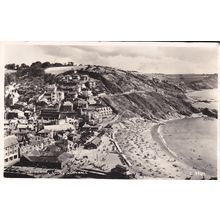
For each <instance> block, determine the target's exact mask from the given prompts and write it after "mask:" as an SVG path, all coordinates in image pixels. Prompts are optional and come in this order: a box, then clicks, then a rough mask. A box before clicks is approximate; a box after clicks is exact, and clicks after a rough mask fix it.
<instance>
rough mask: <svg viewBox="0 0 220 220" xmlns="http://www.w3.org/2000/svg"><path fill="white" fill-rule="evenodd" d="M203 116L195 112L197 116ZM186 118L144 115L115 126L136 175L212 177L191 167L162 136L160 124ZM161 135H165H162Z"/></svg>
mask: <svg viewBox="0 0 220 220" xmlns="http://www.w3.org/2000/svg"><path fill="white" fill-rule="evenodd" d="M196 117H201V115H193V117H189V118H196ZM184 118H185V117H179V118H173V119H170V120H161V121H158V122H152V121H149V120H145V119H143V118H132V119H125V120H124V121H122V122H120V123H116V124H115V125H114V129H115V130H116V132H115V135H116V140H117V142H118V144H119V145H120V147H121V149H122V151H123V153H124V154H125V155H126V156H127V158H128V160H129V161H130V162H131V164H132V168H133V170H134V171H135V172H136V173H137V178H138V179H139V178H143V179H145V178H148V179H151V178H152V179H155V178H156V179H169V178H174V179H182V180H183V179H209V178H210V177H211V176H210V175H208V174H206V173H205V172H202V171H200V170H198V169H195V168H194V167H191V166H190V165H188V164H187V163H185V162H184V161H182V160H181V159H180V158H178V156H177V154H176V153H175V152H174V151H172V150H171V149H169V146H167V144H166V141H165V140H164V138H163V137H162V135H161V127H160V126H161V125H164V123H166V122H170V121H175V120H181V119H184ZM161 137H162V138H161Z"/></svg>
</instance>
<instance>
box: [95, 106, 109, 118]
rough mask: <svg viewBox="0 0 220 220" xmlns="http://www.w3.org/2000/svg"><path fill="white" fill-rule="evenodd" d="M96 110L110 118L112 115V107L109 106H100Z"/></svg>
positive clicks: (104, 116) (102, 115)
mask: <svg viewBox="0 0 220 220" xmlns="http://www.w3.org/2000/svg"><path fill="white" fill-rule="evenodd" d="M96 111H97V112H98V114H99V115H100V116H101V117H102V118H108V117H111V116H112V109H111V108H110V107H109V106H98V107H96Z"/></svg>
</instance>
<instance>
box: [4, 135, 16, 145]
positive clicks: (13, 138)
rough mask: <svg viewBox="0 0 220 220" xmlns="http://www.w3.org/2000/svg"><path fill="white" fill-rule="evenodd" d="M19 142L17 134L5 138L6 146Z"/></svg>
mask: <svg viewBox="0 0 220 220" xmlns="http://www.w3.org/2000/svg"><path fill="white" fill-rule="evenodd" d="M15 144H18V139H17V137H16V136H15V135H10V136H6V137H5V139H4V146H5V148H6V147H9V146H12V145H15Z"/></svg>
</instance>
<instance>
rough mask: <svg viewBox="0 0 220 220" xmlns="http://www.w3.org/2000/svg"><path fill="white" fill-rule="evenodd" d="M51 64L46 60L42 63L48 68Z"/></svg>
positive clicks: (42, 65) (43, 66)
mask: <svg viewBox="0 0 220 220" xmlns="http://www.w3.org/2000/svg"><path fill="white" fill-rule="evenodd" d="M50 66H51V64H50V62H44V63H42V64H41V67H42V68H48V67H50Z"/></svg>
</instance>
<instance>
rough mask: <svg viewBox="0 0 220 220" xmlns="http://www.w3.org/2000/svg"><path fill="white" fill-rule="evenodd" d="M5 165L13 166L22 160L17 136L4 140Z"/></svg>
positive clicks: (10, 136)
mask: <svg viewBox="0 0 220 220" xmlns="http://www.w3.org/2000/svg"><path fill="white" fill-rule="evenodd" d="M4 150H5V156H4V162H5V163H4V165H5V166H6V167H7V166H11V165H13V164H15V163H16V162H18V161H19V160H20V156H19V143H18V139H17V137H16V136H15V135H9V136H6V137H5V138H4Z"/></svg>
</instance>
